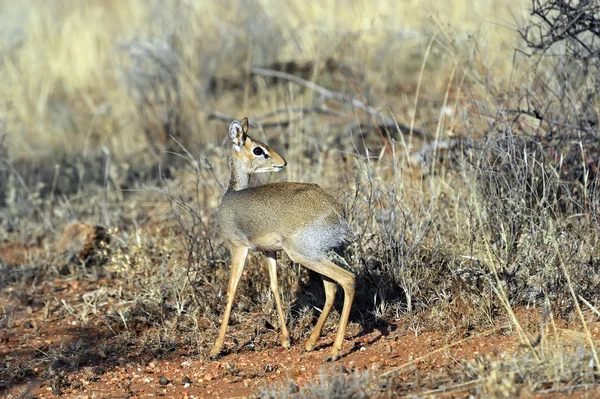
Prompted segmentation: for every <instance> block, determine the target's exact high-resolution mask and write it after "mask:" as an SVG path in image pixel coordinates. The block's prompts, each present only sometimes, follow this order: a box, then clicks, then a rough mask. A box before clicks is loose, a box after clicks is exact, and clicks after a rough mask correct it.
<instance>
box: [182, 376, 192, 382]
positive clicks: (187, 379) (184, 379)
mask: <svg viewBox="0 0 600 399" xmlns="http://www.w3.org/2000/svg"><path fill="white" fill-rule="evenodd" d="M181 382H182V383H183V384H191V383H192V380H191V379H190V377H188V376H185V377H183V379H182V380H181Z"/></svg>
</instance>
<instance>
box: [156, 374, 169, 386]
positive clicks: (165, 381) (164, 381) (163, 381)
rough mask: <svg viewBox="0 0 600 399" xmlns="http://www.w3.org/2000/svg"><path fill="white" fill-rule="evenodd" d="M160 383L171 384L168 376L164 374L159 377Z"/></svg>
mask: <svg viewBox="0 0 600 399" xmlns="http://www.w3.org/2000/svg"><path fill="white" fill-rule="evenodd" d="M158 383H159V384H160V385H168V384H169V380H167V377H165V376H164V375H163V376H162V377H160V378H159V380H158Z"/></svg>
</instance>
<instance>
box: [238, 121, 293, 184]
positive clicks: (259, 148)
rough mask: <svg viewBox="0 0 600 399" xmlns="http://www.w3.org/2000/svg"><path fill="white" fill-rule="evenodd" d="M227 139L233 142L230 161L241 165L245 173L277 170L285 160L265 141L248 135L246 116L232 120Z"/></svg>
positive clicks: (283, 164) (284, 164)
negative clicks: (238, 119)
mask: <svg viewBox="0 0 600 399" xmlns="http://www.w3.org/2000/svg"><path fill="white" fill-rule="evenodd" d="M229 139H231V142H232V143H233V146H232V150H231V158H232V162H233V163H234V164H236V166H238V167H239V166H242V167H243V169H244V172H246V173H247V174H249V175H250V174H252V173H263V172H279V171H280V170H281V169H283V168H284V166H286V165H287V162H286V160H285V159H283V157H282V156H281V155H279V154H278V153H276V152H275V151H273V150H272V149H271V148H270V147H269V146H268V145H266V144H265V143H261V142H260V141H258V140H254V139H253V138H252V137H250V136H248V118H244V119H242V121H241V122H238V121H233V122H231V125H229Z"/></svg>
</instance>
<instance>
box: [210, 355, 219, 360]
mask: <svg viewBox="0 0 600 399" xmlns="http://www.w3.org/2000/svg"><path fill="white" fill-rule="evenodd" d="M220 357H221V354H218V355H210V356H209V357H208V358H209V359H210V360H217V359H218V358H220Z"/></svg>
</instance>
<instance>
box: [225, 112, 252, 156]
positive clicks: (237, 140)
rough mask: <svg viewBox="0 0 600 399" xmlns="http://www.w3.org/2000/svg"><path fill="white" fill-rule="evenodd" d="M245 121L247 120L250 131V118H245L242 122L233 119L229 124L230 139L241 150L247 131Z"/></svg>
mask: <svg viewBox="0 0 600 399" xmlns="http://www.w3.org/2000/svg"><path fill="white" fill-rule="evenodd" d="M244 121H246V131H248V119H246V118H244V119H243V120H242V122H241V123H240V122H238V121H233V122H231V125H229V139H230V140H231V142H232V143H233V145H234V146H235V148H236V150H237V151H239V150H240V146H241V145H242V144H243V143H244V139H245V137H244V136H245V135H246V132H245V131H244V125H243V123H244Z"/></svg>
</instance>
